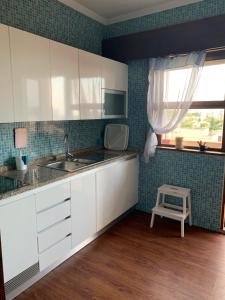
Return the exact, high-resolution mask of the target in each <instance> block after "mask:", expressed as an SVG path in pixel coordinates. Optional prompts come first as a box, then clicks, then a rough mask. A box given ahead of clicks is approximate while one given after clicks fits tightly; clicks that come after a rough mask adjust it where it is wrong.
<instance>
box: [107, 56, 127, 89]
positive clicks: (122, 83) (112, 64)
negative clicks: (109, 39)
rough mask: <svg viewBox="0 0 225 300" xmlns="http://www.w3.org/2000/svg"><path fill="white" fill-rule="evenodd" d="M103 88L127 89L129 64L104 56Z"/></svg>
mask: <svg viewBox="0 0 225 300" xmlns="http://www.w3.org/2000/svg"><path fill="white" fill-rule="evenodd" d="M102 88H105V89H110V90H118V91H127V89H128V66H127V65H125V64H122V63H120V62H118V61H115V60H111V59H108V58H102Z"/></svg>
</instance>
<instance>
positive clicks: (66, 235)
mask: <svg viewBox="0 0 225 300" xmlns="http://www.w3.org/2000/svg"><path fill="white" fill-rule="evenodd" d="M36 212H37V232H38V252H39V267H40V271H42V270H44V269H46V268H47V267H49V266H50V265H52V264H53V263H54V262H56V261H57V260H60V259H62V258H63V257H64V256H66V255H67V254H68V253H69V251H70V250H71V200H70V183H69V182H67V183H63V184H58V185H53V186H51V187H49V188H46V189H44V190H43V191H41V192H38V193H37V195H36Z"/></svg>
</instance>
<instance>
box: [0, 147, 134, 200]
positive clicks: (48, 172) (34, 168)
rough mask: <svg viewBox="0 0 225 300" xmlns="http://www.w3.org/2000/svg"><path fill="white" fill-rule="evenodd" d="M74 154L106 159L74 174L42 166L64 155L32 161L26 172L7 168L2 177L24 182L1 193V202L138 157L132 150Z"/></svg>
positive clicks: (100, 150) (83, 151)
mask: <svg viewBox="0 0 225 300" xmlns="http://www.w3.org/2000/svg"><path fill="white" fill-rule="evenodd" d="M104 153H106V155H105V156H104V155H103V154H104ZM107 153H111V154H112V155H107ZM73 154H75V155H81V156H85V155H88V156H92V157H93V156H94V155H96V154H97V156H100V157H101V156H102V155H103V157H105V159H102V160H98V161H96V163H93V164H91V165H87V166H86V167H84V168H82V169H79V170H77V171H75V172H73V173H69V172H65V171H60V170H55V169H50V168H47V167H44V166H40V165H44V164H46V163H47V162H51V161H59V160H62V159H64V158H65V157H64V155H59V156H54V157H46V158H42V159H39V160H35V161H32V162H31V163H30V166H29V168H28V170H26V171H17V170H5V168H3V172H0V175H1V176H5V177H8V178H12V179H16V180H19V181H20V182H22V186H21V187H19V188H16V189H13V190H10V191H7V192H5V193H0V200H2V199H5V198H9V197H12V196H15V195H18V194H21V193H24V192H26V191H30V190H33V189H36V188H38V187H41V186H44V185H47V184H50V183H53V182H56V181H58V180H62V179H65V178H69V177H72V176H74V175H76V174H80V173H82V172H85V171H87V170H91V169H94V168H96V167H97V166H102V165H105V164H108V163H110V162H113V161H116V160H121V159H122V160H123V159H129V158H132V157H135V156H136V155H137V153H136V152H135V151H132V150H127V151H106V150H104V149H97V150H96V149H95V150H94V149H85V150H82V151H76V152H74V153H73Z"/></svg>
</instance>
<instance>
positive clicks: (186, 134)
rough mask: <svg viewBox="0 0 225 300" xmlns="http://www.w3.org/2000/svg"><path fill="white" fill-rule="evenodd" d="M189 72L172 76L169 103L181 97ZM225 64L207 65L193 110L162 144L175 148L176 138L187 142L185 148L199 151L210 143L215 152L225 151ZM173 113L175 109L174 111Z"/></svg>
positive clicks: (162, 139) (183, 71)
mask: <svg viewBox="0 0 225 300" xmlns="http://www.w3.org/2000/svg"><path fill="white" fill-rule="evenodd" d="M187 72H188V70H187V69H183V70H181V69H179V70H173V71H172V72H170V77H171V80H170V82H169V87H168V88H169V101H171V102H172V101H173V100H172V99H173V95H176V94H177V93H179V84H181V85H182V82H184V81H185V76H187ZM224 97H225V60H220V61H211V62H206V64H205V66H204V67H203V71H202V74H201V78H200V81H199V84H198V88H197V89H196V92H195V95H194V98H193V103H192V106H191V109H189V111H188V113H187V115H186V116H185V118H184V119H183V120H182V122H181V123H180V124H179V126H178V128H176V129H175V130H174V131H173V132H170V133H168V134H164V135H162V137H161V144H164V145H174V144H175V138H176V137H178V136H181V137H183V138H184V146H187V147H197V146H198V144H197V141H203V142H206V144H207V146H208V147H209V148H212V149H222V142H223V123H224V108H225V101H224ZM171 110H172V107H171Z"/></svg>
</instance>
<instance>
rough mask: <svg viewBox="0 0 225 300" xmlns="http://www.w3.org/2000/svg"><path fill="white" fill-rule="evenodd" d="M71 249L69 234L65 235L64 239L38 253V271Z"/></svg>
mask: <svg viewBox="0 0 225 300" xmlns="http://www.w3.org/2000/svg"><path fill="white" fill-rule="evenodd" d="M70 250H71V236H68V237H66V238H65V239H64V240H62V241H61V242H59V243H58V244H56V245H54V246H53V247H51V248H49V249H48V250H46V251H44V252H43V253H42V254H40V255H39V266H40V271H42V270H44V269H45V268H47V267H48V266H50V265H51V264H53V263H54V262H56V261H57V260H58V259H60V258H63V256H66V255H67V254H69V252H70Z"/></svg>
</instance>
